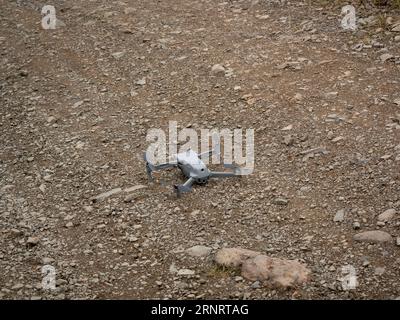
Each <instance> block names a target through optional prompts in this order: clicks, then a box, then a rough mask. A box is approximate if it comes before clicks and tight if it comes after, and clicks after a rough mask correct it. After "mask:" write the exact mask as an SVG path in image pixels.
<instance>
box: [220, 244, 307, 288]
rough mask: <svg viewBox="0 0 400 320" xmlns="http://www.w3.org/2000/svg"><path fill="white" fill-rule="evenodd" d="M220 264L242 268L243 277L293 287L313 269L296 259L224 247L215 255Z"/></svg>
mask: <svg viewBox="0 0 400 320" xmlns="http://www.w3.org/2000/svg"><path fill="white" fill-rule="evenodd" d="M215 262H216V263H217V264H219V265H220V266H224V267H233V268H241V271H242V276H243V278H246V279H248V280H251V281H260V282H262V283H264V284H268V285H272V286H275V287H283V288H287V287H292V286H295V285H299V284H303V283H305V282H306V281H307V280H308V277H309V274H310V273H311V271H310V270H309V269H307V267H306V265H304V264H302V263H300V262H298V261H296V260H286V259H279V258H272V257H268V256H266V255H263V254H261V253H260V252H257V251H252V250H246V249H242V248H224V249H221V250H219V251H218V252H217V253H216V255H215Z"/></svg>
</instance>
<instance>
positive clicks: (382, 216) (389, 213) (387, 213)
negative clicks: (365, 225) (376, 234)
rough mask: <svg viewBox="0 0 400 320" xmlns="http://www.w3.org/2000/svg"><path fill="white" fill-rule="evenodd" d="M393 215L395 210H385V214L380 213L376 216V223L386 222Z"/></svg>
mask: <svg viewBox="0 0 400 320" xmlns="http://www.w3.org/2000/svg"><path fill="white" fill-rule="evenodd" d="M395 214H396V210H395V209H387V210H386V211H385V212H383V213H381V214H380V215H379V216H378V221H382V222H388V221H390V220H392V219H393V217H394V216H395Z"/></svg>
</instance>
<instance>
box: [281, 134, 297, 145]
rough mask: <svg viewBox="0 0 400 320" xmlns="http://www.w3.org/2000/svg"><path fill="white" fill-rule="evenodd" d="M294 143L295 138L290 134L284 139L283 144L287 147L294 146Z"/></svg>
mask: <svg viewBox="0 0 400 320" xmlns="http://www.w3.org/2000/svg"><path fill="white" fill-rule="evenodd" d="M293 142H294V140H293V137H292V136H291V135H290V134H289V135H287V136H284V137H283V143H284V144H286V145H287V146H290V145H292V144H293Z"/></svg>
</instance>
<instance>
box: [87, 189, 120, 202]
mask: <svg viewBox="0 0 400 320" xmlns="http://www.w3.org/2000/svg"><path fill="white" fill-rule="evenodd" d="M120 192H122V189H121V188H115V189H112V190H110V191H107V192H104V193H101V194H99V195H97V196H95V197H93V198H91V200H92V201H93V202H98V201H102V200H104V199H106V198H108V197H110V196H112V195H115V194H118V193H120Z"/></svg>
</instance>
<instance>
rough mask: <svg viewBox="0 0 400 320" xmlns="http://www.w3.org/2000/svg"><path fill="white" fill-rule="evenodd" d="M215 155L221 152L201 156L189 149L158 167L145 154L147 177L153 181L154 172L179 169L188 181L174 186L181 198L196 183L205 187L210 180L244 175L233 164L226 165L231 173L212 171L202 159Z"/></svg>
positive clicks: (210, 152) (211, 151)
mask: <svg viewBox="0 0 400 320" xmlns="http://www.w3.org/2000/svg"><path fill="white" fill-rule="evenodd" d="M213 153H219V151H215V150H210V151H207V152H204V153H201V154H197V153H196V152H194V151H193V150H191V149H188V150H187V151H185V152H182V153H178V154H177V155H176V156H175V158H176V160H174V161H171V162H167V163H162V164H158V165H154V164H152V163H150V162H149V161H148V159H147V156H146V153H145V154H144V160H145V161H146V171H147V175H148V176H149V179H150V180H152V179H153V177H152V172H153V171H157V170H162V169H167V168H172V167H175V168H176V167H177V168H179V169H180V170H181V171H182V173H183V174H184V175H185V177H186V178H187V180H186V182H185V183H184V184H179V185H177V184H175V185H174V189H175V192H176V194H177V196H178V197H180V195H181V194H182V193H183V192H190V191H191V190H192V186H193V184H195V183H196V184H200V185H204V184H206V183H207V182H208V180H209V179H210V178H226V177H234V176H241V175H242V174H241V170H240V168H239V167H237V166H235V165H232V164H224V166H225V167H226V168H231V169H233V171H231V172H215V171H210V170H209V169H208V168H207V166H206V165H205V163H204V162H203V161H202V160H201V159H202V157H205V156H211V155H212V154H213Z"/></svg>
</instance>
